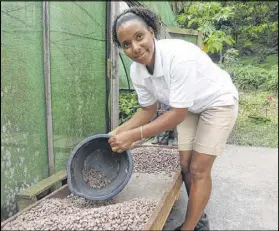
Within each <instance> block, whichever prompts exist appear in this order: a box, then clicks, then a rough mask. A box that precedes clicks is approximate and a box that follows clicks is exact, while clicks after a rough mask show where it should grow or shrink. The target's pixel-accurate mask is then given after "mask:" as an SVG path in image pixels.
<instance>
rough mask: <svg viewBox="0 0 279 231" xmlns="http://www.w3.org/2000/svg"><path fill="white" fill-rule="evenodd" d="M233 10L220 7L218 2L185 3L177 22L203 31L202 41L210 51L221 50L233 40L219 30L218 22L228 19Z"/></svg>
mask: <svg viewBox="0 0 279 231" xmlns="http://www.w3.org/2000/svg"><path fill="white" fill-rule="evenodd" d="M233 14H234V12H233V11H232V8H231V7H222V5H221V4H220V3H219V2H193V3H188V4H185V7H184V13H182V14H180V15H178V16H177V18H176V20H177V22H178V23H179V24H180V25H181V26H182V27H186V28H190V29H196V30H199V31H202V32H203V35H204V38H203V43H204V44H206V46H207V50H208V52H210V53H214V52H219V51H222V49H223V47H224V46H225V45H226V44H227V45H232V44H233V43H234V40H233V39H232V37H231V36H230V35H229V34H226V33H225V32H224V31H222V30H219V29H218V27H220V26H219V24H220V23H221V22H223V21H227V20H229V19H230V18H231V17H232V16H233Z"/></svg>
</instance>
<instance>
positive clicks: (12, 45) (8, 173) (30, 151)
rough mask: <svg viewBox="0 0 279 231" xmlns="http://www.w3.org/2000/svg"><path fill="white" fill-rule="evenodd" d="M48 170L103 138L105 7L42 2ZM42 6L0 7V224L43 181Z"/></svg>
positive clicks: (45, 162)
mask: <svg viewBox="0 0 279 231" xmlns="http://www.w3.org/2000/svg"><path fill="white" fill-rule="evenodd" d="M49 13H50V15H49V16H50V23H49V27H50V54H51V56H50V59H51V60H50V62H51V68H50V73H51V93H52V112H53V114H52V116H53V132H54V137H53V139H54V156H55V172H57V171H59V170H61V169H65V167H66V163H67V158H68V156H69V154H70V152H71V151H72V149H73V148H74V147H75V145H76V144H77V143H79V142H80V141H81V140H83V139H84V138H86V137H88V136H90V135H93V134H97V133H104V132H106V121H105V118H106V116H105V105H106V90H105V79H106V73H105V39H106V38H105V26H106V2H66V1H65V2H49ZM43 56H44V53H43V23H42V2H27V1H26V2H12V1H10V2H1V220H3V219H5V218H7V217H9V216H11V215H13V214H14V213H15V212H16V211H17V208H16V203H15V196H16V194H18V193H19V192H20V191H21V190H23V189H25V188H27V187H28V186H30V185H32V184H34V183H35V182H38V181H40V180H41V179H44V178H46V177H47V176H48V158H47V138H46V112H45V89H44V74H43V73H44V69H43Z"/></svg>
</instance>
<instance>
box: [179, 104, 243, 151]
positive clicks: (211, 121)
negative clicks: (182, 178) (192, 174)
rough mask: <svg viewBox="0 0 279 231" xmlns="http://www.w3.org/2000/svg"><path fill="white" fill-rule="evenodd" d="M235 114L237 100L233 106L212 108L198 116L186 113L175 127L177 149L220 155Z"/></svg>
mask: <svg viewBox="0 0 279 231" xmlns="http://www.w3.org/2000/svg"><path fill="white" fill-rule="evenodd" d="M237 114H238V101H237V100H235V105H230V106H220V107H212V108H209V109H207V110H206V111H204V112H202V113H200V114H194V113H191V112H189V111H188V113H187V116H186V117H185V119H184V121H182V122H181V123H180V124H179V125H177V133H178V149H179V150H180V151H189V150H195V151H197V152H199V153H205V154H209V155H221V154H222V153H223V151H224V149H225V146H226V142H227V139H228V137H229V135H230V133H231V131H232V129H233V126H234V124H235V121H236V118H237Z"/></svg>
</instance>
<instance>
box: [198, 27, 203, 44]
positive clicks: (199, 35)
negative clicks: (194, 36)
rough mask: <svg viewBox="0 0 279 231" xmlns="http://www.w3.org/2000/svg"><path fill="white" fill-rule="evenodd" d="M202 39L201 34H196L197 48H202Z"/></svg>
mask: <svg viewBox="0 0 279 231" xmlns="http://www.w3.org/2000/svg"><path fill="white" fill-rule="evenodd" d="M202 37H203V34H202V32H201V31H199V32H198V40H197V45H198V46H199V48H202Z"/></svg>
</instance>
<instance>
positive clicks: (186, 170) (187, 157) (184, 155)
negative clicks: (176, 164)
mask: <svg viewBox="0 0 279 231" xmlns="http://www.w3.org/2000/svg"><path fill="white" fill-rule="evenodd" d="M179 154H180V166H181V171H182V178H183V182H184V184H185V188H186V191H187V195H188V198H189V196H190V190H191V178H190V163H191V157H192V150H190V151H179Z"/></svg>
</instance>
